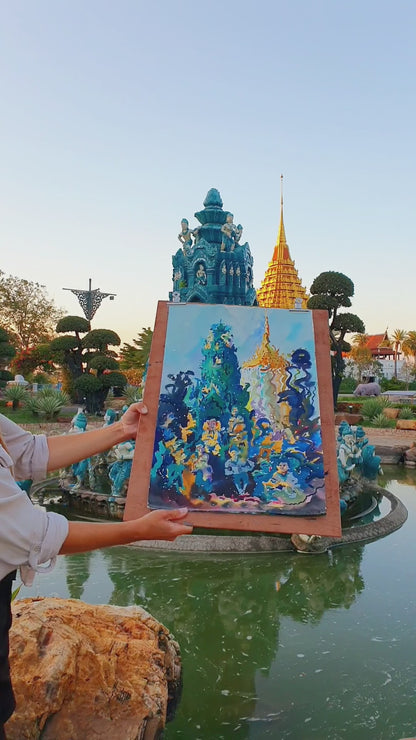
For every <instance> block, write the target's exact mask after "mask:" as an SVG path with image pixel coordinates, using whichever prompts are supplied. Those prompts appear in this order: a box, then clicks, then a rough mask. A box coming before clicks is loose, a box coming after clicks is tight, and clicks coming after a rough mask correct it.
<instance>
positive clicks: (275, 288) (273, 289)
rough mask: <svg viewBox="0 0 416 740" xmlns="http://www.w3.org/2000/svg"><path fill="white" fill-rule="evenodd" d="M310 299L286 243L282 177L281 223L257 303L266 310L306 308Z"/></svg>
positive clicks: (281, 177) (281, 179) (281, 176)
mask: <svg viewBox="0 0 416 740" xmlns="http://www.w3.org/2000/svg"><path fill="white" fill-rule="evenodd" d="M308 298H309V296H308V294H307V293H306V289H305V288H304V287H303V285H302V283H301V281H300V278H299V276H298V271H297V270H296V268H295V263H294V261H293V260H292V259H291V257H290V252H289V245H288V243H287V241H286V232H285V226H284V221H283V175H280V223H279V231H278V234H277V242H276V246H275V248H274V252H273V258H272V261H271V262H269V266H268V268H267V270H266V274H265V276H264V280H263V282H262V284H261V288H260V289H259V290H258V291H257V301H258V304H259V306H264V307H265V308H295V307H296V308H297V307H300V308H306V304H307V301H308ZM295 301H296V303H295ZM297 304H299V305H297Z"/></svg>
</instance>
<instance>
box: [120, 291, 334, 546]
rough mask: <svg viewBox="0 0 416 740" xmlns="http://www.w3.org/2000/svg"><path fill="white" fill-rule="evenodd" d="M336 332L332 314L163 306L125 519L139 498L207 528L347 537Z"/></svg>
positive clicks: (146, 506) (144, 503)
mask: <svg viewBox="0 0 416 740" xmlns="http://www.w3.org/2000/svg"><path fill="white" fill-rule="evenodd" d="M327 334H328V321H327V315H326V312H320V311H317V312H312V311H304V310H293V311H291V310H283V309H264V308H259V307H245V306H230V305H210V304H201V303H189V304H167V303H160V304H159V308H158V316H157V318H156V324H155V332H154V340H153V344H152V352H151V356H150V362H149V367H148V372H147V378H146V384H145V395H144V401H145V403H146V404H147V405H148V407H149V415H148V416H147V417H143V418H142V419H141V422H140V429H139V434H138V440H137V444H136V451H138V454H137V453H136V455H135V460H134V462H133V469H132V474H131V479H130V486H129V493H128V497H127V504H126V518H131V517H132V516H134V515H135V514H137V513H138V510H137V506H135V505H134V500H135V502H136V504H137V499H138V498H139V501H140V504H139V509H140V512H141V513H143V511H144V510H149V509H154V508H172V507H178V506H187V507H188V509H189V512H190V520H191V521H192V522H193V523H194V524H198V525H200V526H201V527H216V528H225V529H249V530H250V529H251V530H253V531H287V532H291V533H293V532H302V533H305V534H309V533H317V534H319V533H332V534H333V535H337V534H339V532H340V524H339V501H337V480H336V475H334V471H336V457H335V435H334V427H333V416H332V399H331V396H332V391H331V375H330V359H329V358H330V355H329V344H328V337H327ZM319 338H320V339H319ZM317 340H318V341H317ZM318 345H320V347H318ZM331 425H332V426H331ZM142 427H144V429H143V428H142ZM331 430H332V431H331ZM136 457H137V458H138V459H137V460H136ZM328 520H329V521H330V523H328ZM328 528H329V529H328Z"/></svg>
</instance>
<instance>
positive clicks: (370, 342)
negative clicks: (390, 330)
mask: <svg viewBox="0 0 416 740" xmlns="http://www.w3.org/2000/svg"><path fill="white" fill-rule="evenodd" d="M366 347H368V349H371V350H373V349H379V348H380V347H385V348H386V347H390V348H391V342H390V339H389V336H388V334H387V329H386V331H385V332H384V334H369V335H368V339H367V342H366Z"/></svg>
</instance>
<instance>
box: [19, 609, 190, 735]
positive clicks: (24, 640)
mask: <svg viewBox="0 0 416 740" xmlns="http://www.w3.org/2000/svg"><path fill="white" fill-rule="evenodd" d="M10 638H11V639H10V664H11V670H12V678H13V685H14V689H15V694H16V701H17V709H16V713H15V715H14V716H13V717H12V718H11V719H10V721H9V722H8V723H7V737H8V739H9V740H26V739H28V738H30V739H31V740H37V738H41V740H57V738H59V740H81V738H82V740H85V738H88V740H94V739H97V740H98V738H100V740H103V739H105V738H111V740H137V739H138V738H143V740H153V738H157V737H158V736H159V734H160V733H161V731H162V730H163V727H164V726H165V722H166V718H167V712H168V701H171V700H172V701H175V700H177V698H178V695H179V690H180V675H181V667H180V654H179V647H178V645H177V643H176V642H175V641H174V640H173V638H172V636H171V635H170V634H169V632H168V630H167V629H166V628H165V627H164V626H163V625H161V624H160V623H159V622H157V621H156V620H155V619H154V618H153V617H152V616H151V615H150V614H148V613H147V612H146V611H144V609H142V608H140V607H138V606H131V607H116V606H91V605H89V604H85V603H84V602H81V601H77V600H73V599H53V598H46V599H24V600H22V601H17V602H15V603H14V604H13V627H12V630H11V636H10Z"/></svg>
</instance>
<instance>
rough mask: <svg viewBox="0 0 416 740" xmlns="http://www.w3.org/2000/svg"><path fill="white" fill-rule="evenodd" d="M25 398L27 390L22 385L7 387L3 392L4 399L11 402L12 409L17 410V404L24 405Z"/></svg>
mask: <svg viewBox="0 0 416 740" xmlns="http://www.w3.org/2000/svg"><path fill="white" fill-rule="evenodd" d="M27 396H28V393H27V390H26V389H25V388H24V387H23V386H22V385H9V386H8V387H7V388H6V390H5V392H4V398H5V399H6V401H11V403H12V408H13V409H17V407H18V405H19V403H24V402H25V401H26V398H27Z"/></svg>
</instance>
